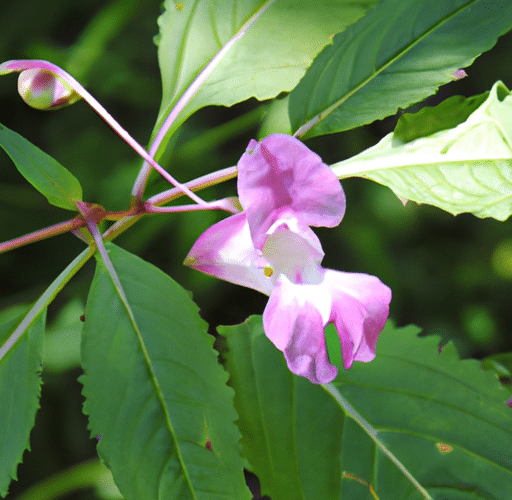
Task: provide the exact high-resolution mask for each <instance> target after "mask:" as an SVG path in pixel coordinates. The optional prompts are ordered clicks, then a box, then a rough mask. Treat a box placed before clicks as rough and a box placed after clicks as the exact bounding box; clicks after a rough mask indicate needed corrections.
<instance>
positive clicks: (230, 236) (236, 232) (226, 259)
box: [184, 212, 273, 295]
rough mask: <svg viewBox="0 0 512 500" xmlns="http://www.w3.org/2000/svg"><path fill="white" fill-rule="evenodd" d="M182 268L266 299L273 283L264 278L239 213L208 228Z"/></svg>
mask: <svg viewBox="0 0 512 500" xmlns="http://www.w3.org/2000/svg"><path fill="white" fill-rule="evenodd" d="M184 264H185V265H187V266H189V267H192V268H193V269H197V270H198V271H202V272H203V273H206V274H210V275H212V276H215V277H217V278H220V279H222V280H225V281H230V282H231V283H235V284H237V285H242V286H246V287H249V288H253V289H254V290H258V291H259V292H262V293H264V294H266V295H270V292H271V291H272V288H273V282H272V281H271V280H269V279H268V278H267V277H266V276H265V275H264V272H263V267H264V263H262V257H261V256H260V255H259V253H258V252H256V250H255V249H254V247H253V244H252V239H251V235H250V232H249V225H248V224H247V219H246V216H245V213H243V212H242V213H239V214H235V215H232V216H230V217H227V218H226V219H223V220H221V221H220V222H218V223H217V224H214V225H213V226H211V227H209V228H208V229H207V230H206V231H205V232H204V233H203V234H202V235H201V236H200V237H199V238H198V240H197V241H196V242H195V243H194V245H193V247H192V248H191V249H190V252H189V253H188V255H187V257H186V258H185V261H184Z"/></svg>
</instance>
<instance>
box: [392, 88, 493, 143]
mask: <svg viewBox="0 0 512 500" xmlns="http://www.w3.org/2000/svg"><path fill="white" fill-rule="evenodd" d="M488 96H489V91H487V92H484V93H483V94H479V95H475V96H473V97H464V96H462V95H454V96H452V97H449V98H448V99H445V100H444V101H443V102H442V103H441V104H438V105H437V106H432V107H431V106H426V107H424V108H423V109H421V110H420V111H418V112H417V113H404V114H403V115H402V116H401V117H400V118H399V119H398V122H397V124H396V127H395V130H394V134H395V137H396V138H397V139H400V140H401V141H403V142H411V141H414V139H418V138H419V137H427V136H429V135H431V134H433V133H435V132H439V131H440V130H447V129H449V128H454V127H456V126H457V125H459V124H460V123H463V122H465V121H466V120H467V119H468V118H469V115H470V114H471V113H473V111H475V110H476V109H477V108H478V107H479V106H480V105H481V104H482V103H483V102H484V101H485V100H486V99H487V97H488Z"/></svg>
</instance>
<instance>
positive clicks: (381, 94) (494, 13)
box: [289, 0, 512, 137]
mask: <svg viewBox="0 0 512 500" xmlns="http://www.w3.org/2000/svg"><path fill="white" fill-rule="evenodd" d="M511 28H512V3H511V2H510V1H509V0H497V1H495V2H489V1H488V0H445V1H443V2H418V1H417V0H383V1H382V2H381V3H380V4H379V6H378V7H376V8H375V9H372V10H371V11H369V13H368V14H367V15H366V16H365V17H363V18H362V19H360V20H359V21H358V22H357V23H355V24H353V25H352V26H350V27H349V28H348V29H347V30H346V31H344V32H343V33H341V34H339V35H337V36H336V37H335V38H334V43H333V44H332V45H330V46H328V47H326V48H325V49H324V50H323V51H322V52H321V53H320V55H319V56H318V57H317V58H316V59H315V61H314V62H313V64H312V65H311V68H310V69H309V70H308V72H307V73H306V75H305V76H304V78H303V79H302V80H301V81H300V83H299V84H298V85H297V87H296V88H295V89H294V90H293V92H292V93H291V94H290V100H289V112H290V120H291V123H292V128H293V130H294V131H295V130H298V129H299V128H300V127H302V129H301V132H300V134H301V135H302V134H303V133H305V132H306V131H307V130H310V132H309V134H308V137H309V136H315V135H320V134H328V133H332V132H337V131H341V130H348V129H351V128H354V127H358V126H360V125H363V124H365V123H370V122H372V121H374V120H377V119H381V118H384V117H386V116H389V115H392V114H394V113H395V112H396V111H397V109H398V108H399V107H402V108H405V107H407V106H409V105H410V104H413V103H415V102H418V101H420V100H422V99H424V98H425V97H427V96H429V95H430V94H432V93H434V92H435V91H436V89H437V88H438V87H439V86H440V85H442V84H444V83H447V82H449V81H450V80H451V79H452V75H453V74H454V73H455V71H457V70H458V69H459V68H463V67H466V66H468V65H470V64H471V63H472V62H473V60H474V59H475V58H476V57H477V56H478V55H480V54H481V53H482V52H484V51H486V50H489V49H490V48H491V47H492V46H493V45H494V44H495V43H496V40H497V38H498V37H499V36H500V35H503V34H504V33H506V32H507V31H508V30H510V29H511ZM312 127H313V128H312Z"/></svg>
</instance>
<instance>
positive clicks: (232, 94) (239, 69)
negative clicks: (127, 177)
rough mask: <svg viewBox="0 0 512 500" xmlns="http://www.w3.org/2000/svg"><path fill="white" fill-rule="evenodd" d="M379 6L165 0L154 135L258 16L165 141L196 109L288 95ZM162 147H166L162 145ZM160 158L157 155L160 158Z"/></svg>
mask: <svg viewBox="0 0 512 500" xmlns="http://www.w3.org/2000/svg"><path fill="white" fill-rule="evenodd" d="M375 3H376V0H355V1H354V0H350V1H348V0H334V1H330V2H324V1H320V2H319V1H317V0H307V1H303V2H300V3H298V2H296V1H294V0H279V1H276V2H274V3H272V2H271V1H269V0H226V1H223V2H213V3H212V2H211V1H209V0H195V1H191V2H175V1H174V0H166V1H165V3H164V5H165V8H166V10H165V12H164V13H163V14H162V15H161V16H160V18H159V20H158V24H159V26H160V35H159V37H158V59H159V62H160V71H161V73H162V87H163V97H162V105H161V108H160V113H159V118H158V121H157V124H156V127H155V130H158V129H160V127H161V125H162V123H163V121H164V119H165V118H166V117H167V115H168V114H169V112H170V111H171V109H172V108H173V107H174V106H175V105H176V103H177V102H178V101H179V99H180V98H182V96H183V95H184V93H185V91H186V90H187V89H188V88H189V87H190V85H191V84H192V82H193V81H194V79H195V78H196V77H197V76H198V74H199V73H200V72H201V71H202V70H203V69H204V68H205V67H206V66H207V65H208V63H209V62H210V61H211V60H212V58H214V57H215V56H216V55H218V54H220V53H221V51H222V50H223V48H224V47H226V44H228V42H229V41H230V40H231V39H232V38H233V37H234V36H235V35H237V34H240V33H241V31H240V30H241V29H242V27H243V26H244V24H245V23H246V22H247V21H248V20H249V19H250V18H251V16H253V15H257V14H258V13H262V12H263V10H264V9H265V8H267V10H266V11H265V12H264V13H262V15H261V17H259V18H258V19H257V20H256V21H255V22H254V24H253V25H252V26H251V27H250V28H249V29H248V30H247V32H246V33H245V34H243V35H242V37H241V38H240V39H239V40H237V41H236V43H235V44H234V45H233V46H232V47H231V48H230V49H229V50H228V51H227V52H226V53H225V54H224V55H223V56H222V57H221V58H220V60H219V61H218V64H217V66H216V67H215V69H214V70H213V72H212V73H211V74H210V75H209V77H208V78H207V80H206V81H205V83H204V84H203V85H201V86H200V88H199V90H198V91H197V93H195V95H194V96H193V97H192V98H191V100H190V101H189V102H188V104H187V105H186V106H185V108H184V109H183V110H182V111H181V113H180V115H179V118H178V119H177V120H176V121H175V122H174V124H173V126H172V128H171V129H170V131H169V133H168V134H167V136H168V137H170V135H172V133H173V132H174V131H175V130H176V128H177V127H178V126H179V125H180V124H181V123H183V121H184V120H185V119H186V118H187V117H188V116H190V115H191V114H192V113H193V112H194V111H196V110H198V109H200V108H202V107H204V106H208V105H224V106H231V105H232V104H235V103H237V102H240V101H244V100H246V99H248V98H250V97H256V98H257V99H260V100H263V99H269V98H272V97H275V96H276V95H278V94H279V93H281V92H283V91H290V90H291V89H292V88H293V87H295V85H296V84H297V83H298V81H299V80H300V78H301V77H302V76H303V74H304V73H305V71H306V69H307V68H308V66H309V65H310V64H311V62H312V60H313V58H314V57H315V55H316V54H317V53H318V52H319V51H320V50H321V49H322V47H324V46H325V45H327V44H328V43H329V42H330V36H331V35H333V34H335V33H338V32H340V31H342V30H343V29H345V28H346V27H347V26H348V25H350V24H351V23H353V22H355V21H356V20H357V19H359V18H360V17H361V16H362V15H363V14H364V13H365V12H366V10H367V9H368V8H369V7H371V6H372V5H375ZM166 142H167V141H164V143H163V145H164V146H165V144H166ZM157 158H158V155H157Z"/></svg>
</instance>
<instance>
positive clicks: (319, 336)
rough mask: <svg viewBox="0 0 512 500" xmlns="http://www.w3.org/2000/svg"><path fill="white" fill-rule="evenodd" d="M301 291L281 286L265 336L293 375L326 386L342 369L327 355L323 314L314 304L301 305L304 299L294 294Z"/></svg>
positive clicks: (266, 318)
mask: <svg viewBox="0 0 512 500" xmlns="http://www.w3.org/2000/svg"><path fill="white" fill-rule="evenodd" d="M300 288H301V285H292V284H290V283H289V282H286V281H282V282H280V283H278V285H277V286H276V287H275V289H274V291H273V292H272V294H271V296H270V299H269V301H268V304H267V307H266V308H265V311H264V312H263V325H264V329H265V334H266V335H267V337H268V338H269V339H270V340H271V341H272V342H273V343H274V345H275V346H276V347H277V348H278V349H279V350H281V351H283V353H284V356H285V359H286V363H287V365H288V368H289V369H290V371H291V372H293V373H295V374H296V375H299V376H301V377H306V378H308V379H309V380H310V381H311V382H312V383H314V384H326V383H328V382H331V381H332V380H333V379H334V378H335V377H336V374H337V373H338V370H337V368H336V367H335V366H333V365H332V364H331V363H330V362H329V358H328V356H327V347H326V345H325V336H324V324H323V320H322V315H321V314H320V312H319V311H318V309H317V308H316V307H315V306H314V305H313V304H312V303H310V302H308V301H306V302H304V303H301V302H302V300H301V298H300V296H296V295H294V291H296V290H297V289H300Z"/></svg>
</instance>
